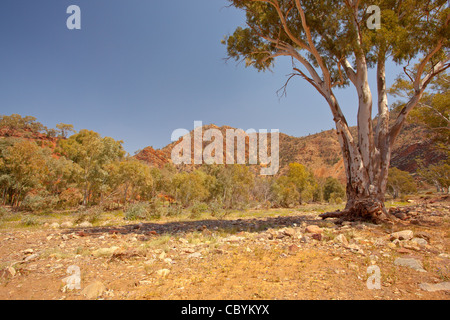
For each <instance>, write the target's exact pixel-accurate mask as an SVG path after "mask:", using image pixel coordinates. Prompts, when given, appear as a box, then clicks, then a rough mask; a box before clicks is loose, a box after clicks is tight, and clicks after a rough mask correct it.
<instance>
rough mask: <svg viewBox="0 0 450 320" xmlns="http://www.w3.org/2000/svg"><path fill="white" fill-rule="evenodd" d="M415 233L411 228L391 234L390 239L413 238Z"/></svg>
mask: <svg viewBox="0 0 450 320" xmlns="http://www.w3.org/2000/svg"><path fill="white" fill-rule="evenodd" d="M413 236H414V233H413V232H412V231H411V230H403V231H398V232H394V233H391V234H390V240H391V241H393V240H411V239H412V238H413Z"/></svg>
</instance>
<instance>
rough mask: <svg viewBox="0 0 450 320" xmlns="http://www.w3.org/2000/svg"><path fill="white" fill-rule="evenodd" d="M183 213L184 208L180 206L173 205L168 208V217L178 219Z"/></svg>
mask: <svg viewBox="0 0 450 320" xmlns="http://www.w3.org/2000/svg"><path fill="white" fill-rule="evenodd" d="M182 213H183V207H182V206H180V205H178V204H172V205H170V206H169V207H168V208H167V216H169V217H178V216H180V215H181V214H182Z"/></svg>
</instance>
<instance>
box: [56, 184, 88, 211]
mask: <svg viewBox="0 0 450 320" xmlns="http://www.w3.org/2000/svg"><path fill="white" fill-rule="evenodd" d="M81 201H83V195H82V194H81V192H80V191H79V190H78V189H74V188H69V189H66V190H64V191H63V192H61V194H60V195H59V206H60V207H61V208H72V207H76V206H78V205H79V204H80V203H81Z"/></svg>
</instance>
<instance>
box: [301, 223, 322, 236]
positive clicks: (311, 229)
mask: <svg viewBox="0 0 450 320" xmlns="http://www.w3.org/2000/svg"><path fill="white" fill-rule="evenodd" d="M305 232H306V233H319V234H321V233H323V229H322V228H320V227H318V226H316V225H310V226H307V227H306V229H305Z"/></svg>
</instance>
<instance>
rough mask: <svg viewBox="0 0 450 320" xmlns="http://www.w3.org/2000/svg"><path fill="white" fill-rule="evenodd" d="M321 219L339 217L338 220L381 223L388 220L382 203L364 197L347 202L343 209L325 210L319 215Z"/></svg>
mask: <svg viewBox="0 0 450 320" xmlns="http://www.w3.org/2000/svg"><path fill="white" fill-rule="evenodd" d="M319 217H321V218H322V219H324V220H325V219H327V218H339V221H370V222H374V223H382V222H387V221H390V220H391V219H390V217H389V214H388V212H387V211H386V209H385V207H384V203H383V202H382V201H379V200H373V199H364V200H356V201H351V202H349V203H347V206H346V208H345V209H344V210H343V211H340V210H338V211H335V212H326V213H323V214H321V215H319Z"/></svg>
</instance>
